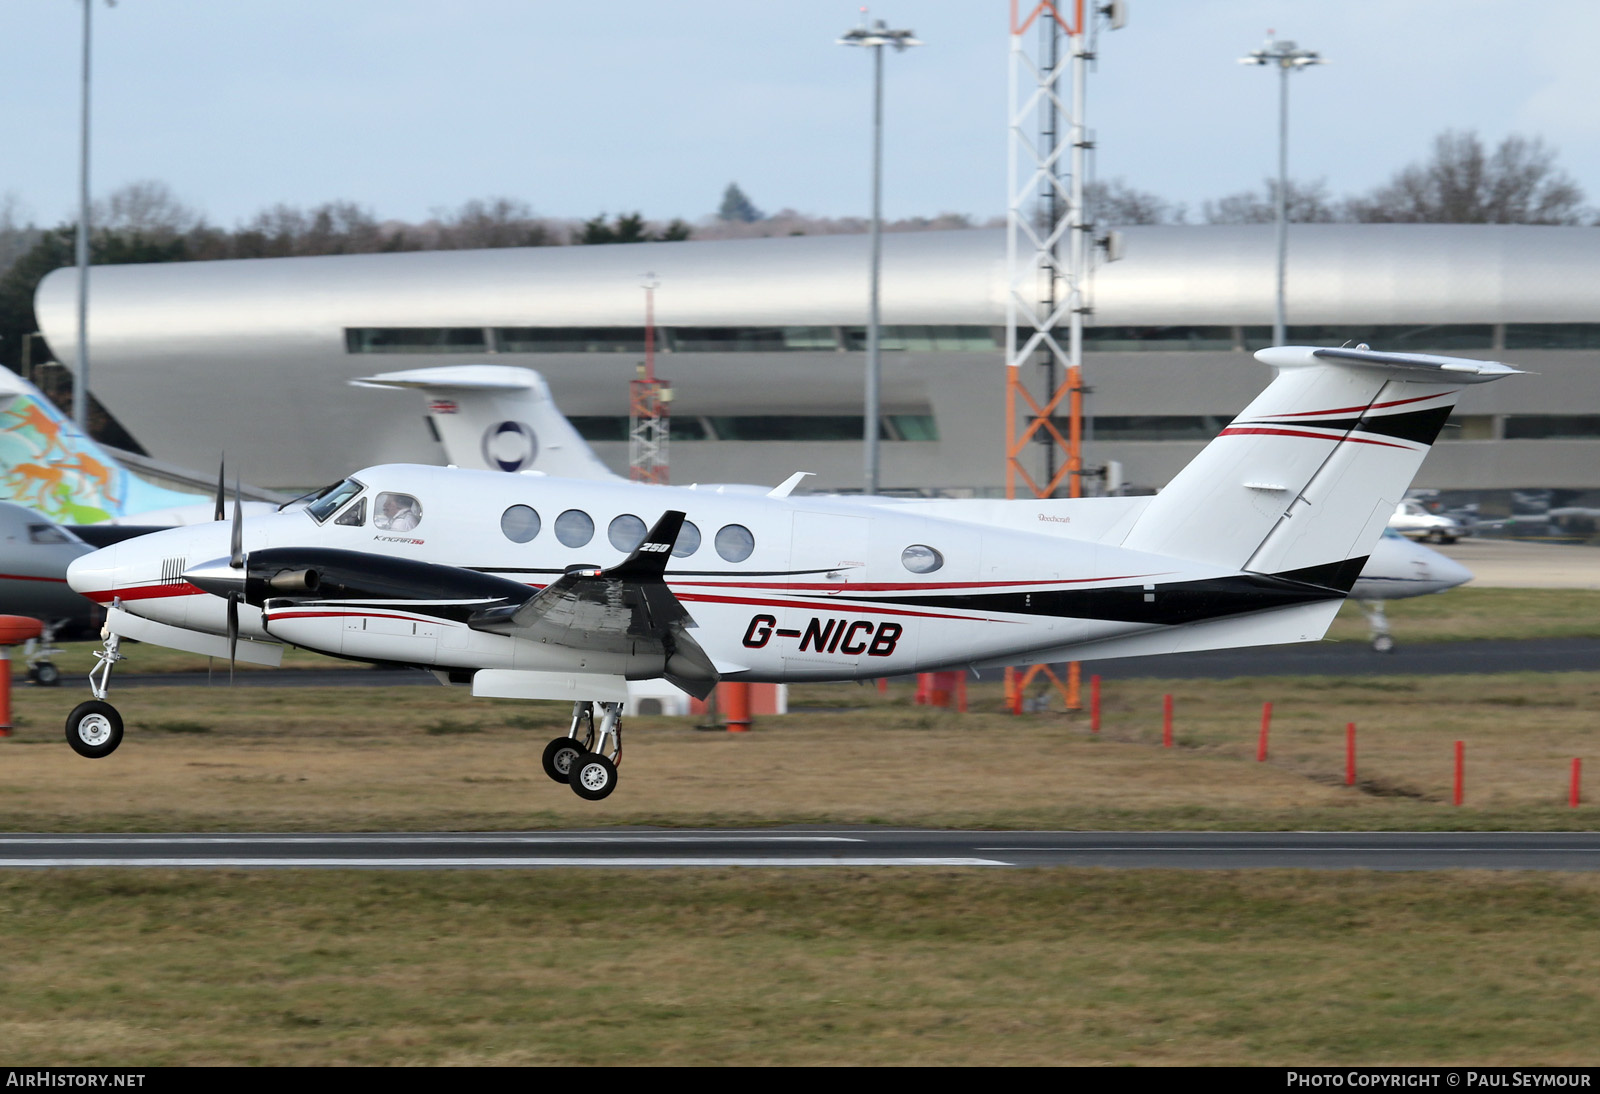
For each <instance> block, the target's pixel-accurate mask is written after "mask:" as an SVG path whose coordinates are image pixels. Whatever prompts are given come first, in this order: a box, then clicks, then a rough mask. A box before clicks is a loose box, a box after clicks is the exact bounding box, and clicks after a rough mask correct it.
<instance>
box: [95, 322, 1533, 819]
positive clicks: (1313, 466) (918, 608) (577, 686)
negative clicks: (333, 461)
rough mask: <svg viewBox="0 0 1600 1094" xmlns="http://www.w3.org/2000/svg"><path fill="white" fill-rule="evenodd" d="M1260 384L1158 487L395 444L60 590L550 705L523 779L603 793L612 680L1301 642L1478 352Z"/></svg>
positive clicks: (181, 632)
mask: <svg viewBox="0 0 1600 1094" xmlns="http://www.w3.org/2000/svg"><path fill="white" fill-rule="evenodd" d="M1256 356H1257V358H1259V359H1260V360H1262V361H1264V362H1266V363H1267V364H1270V365H1273V366H1274V367H1275V368H1276V370H1277V375H1276V377H1275V378H1274V380H1273V381H1272V383H1271V384H1270V385H1269V386H1268V387H1267V389H1266V390H1265V391H1264V392H1262V394H1261V395H1260V396H1259V397H1258V398H1257V399H1256V400H1255V401H1254V402H1253V403H1251V404H1250V406H1249V407H1247V408H1246V409H1245V411H1244V413H1243V414H1241V415H1240V416H1239V417H1238V418H1237V419H1235V420H1234V422H1233V423H1232V424H1231V425H1229V426H1228V427H1227V428H1226V429H1224V430H1223V431H1222V433H1221V435H1220V436H1218V437H1217V438H1216V439H1215V440H1213V441H1212V442H1211V443H1210V444H1209V445H1208V446H1207V447H1206V448H1205V449H1204V450H1203V451H1202V452H1201V453H1200V455H1199V456H1197V457H1196V458H1195V460H1194V461H1193V462H1192V463H1190V464H1189V466H1188V467H1186V468H1184V470H1183V471H1182V472H1180V473H1179V474H1178V476H1177V477H1176V478H1175V479H1173V481H1172V482H1171V484H1170V485H1168V487H1167V488H1166V489H1165V490H1164V491H1162V492H1161V493H1160V494H1158V495H1156V496H1154V497H1136V498H1087V499H1070V500H1026V501H921V502H916V501H913V502H900V503H895V504H886V505H881V506H874V505H863V504H862V503H861V502H860V501H856V502H849V501H844V500H841V499H829V498H822V497H804V498H796V497H790V496H788V491H789V489H792V485H793V483H794V482H796V481H797V480H798V478H799V476H796V477H795V478H794V479H791V480H790V481H789V482H788V483H785V484H784V486H781V487H779V488H777V489H776V490H774V491H772V493H770V494H768V495H766V496H764V497H763V496H759V495H757V496H752V495H749V494H719V493H715V492H710V491H702V490H695V489H692V488H676V487H662V486H644V485H635V484H629V483H623V482H596V481H577V480H570V479H560V478H554V477H548V476H529V475H505V474H500V473H496V472H488V471H466V470H458V469H452V468H440V467H424V466H417V465H410V464H391V465H383V466H378V467H371V468H367V469H366V470H363V471H360V472H357V473H356V474H355V475H353V476H352V477H350V478H348V479H345V480H344V481H343V482H340V483H338V484H336V485H334V486H332V487H329V488H328V489H327V490H325V491H324V492H323V493H322V494H321V495H320V496H318V497H316V498H315V499H314V500H312V501H311V502H310V503H309V504H308V505H306V506H304V507H303V508H299V509H295V510H290V511H285V512H281V513H277V514H275V515H272V516H268V517H263V518H252V519H251V521H250V522H249V523H248V525H246V524H244V523H243V522H242V520H241V519H240V517H239V515H238V511H237V507H236V509H235V516H234V519H233V521H232V523H231V526H230V524H229V523H227V522H217V523H213V524H209V525H192V526H188V527H183V528H174V529H171V530H168V531H161V532H155V533H152V534H150V535H146V536H142V537H139V538H137V539H131V540H126V541H123V542H121V543H118V544H116V545H114V546H111V547H107V548H105V549H103V550H100V551H97V552H95V553H93V554H91V555H86V556H84V557H82V558H80V559H78V560H77V561H75V562H74V563H73V564H72V565H71V567H70V569H69V570H68V575H67V576H68V580H69V581H70V582H71V584H72V587H73V588H74V589H76V590H78V591H79V592H81V593H83V594H85V595H87V596H89V597H91V598H92V599H94V600H97V601H99V602H101V603H103V604H106V605H107V606H108V609H109V610H108V613H107V614H108V619H107V624H106V629H105V643H104V648H103V649H102V650H101V651H99V653H98V656H99V657H100V661H101V663H100V665H99V666H97V667H96V669H95V671H94V672H93V673H91V676H90V686H91V689H92V691H93V693H94V696H95V698H94V700H93V701H90V702H86V703H83V704H81V705H80V706H78V707H77V709H75V710H74V711H73V712H72V714H71V715H70V717H69V718H68V721H67V739H68V741H69V742H70V743H71V745H72V747H73V748H74V749H75V750H77V751H78V752H79V753H80V754H82V755H85V756H90V757H98V756H105V755H108V754H109V753H110V752H111V751H112V750H114V749H115V748H116V747H117V745H118V743H119V742H120V741H121V738H122V720H121V718H120V716H119V715H118V714H117V712H116V710H115V708H113V707H112V706H110V705H109V704H108V703H106V702H105V701H104V700H105V697H106V689H107V686H108V685H109V682H110V673H111V667H112V665H113V664H114V663H115V662H116V661H117V660H118V659H119V657H120V654H119V653H118V648H117V647H118V642H119V639H121V638H124V637H126V638H134V639H138V640H140V641H146V642H152V643H155V644H157V645H163V646H171V647H175V648H178V649H185V650H190V651H193V652H198V653H205V654H212V655H217V656H226V657H229V658H237V659H239V660H244V661H248V662H252V663H259V664H276V663H277V662H278V660H279V658H280V657H281V655H282V649H283V646H284V645H292V646H300V647H303V648H306V649H311V650H316V651H318V652H321V653H326V654H332V655H335V656H340V657H348V658H354V659H357V660H363V661H374V662H396V663H401V664H407V665H416V666H421V667H425V668H428V669H431V670H433V671H434V672H435V673H436V675H437V676H438V677H439V679H440V681H441V682H443V683H448V684H459V685H470V687H471V688H472V693H473V694H474V695H478V696H491V697H500V698H525V699H570V700H572V701H573V704H574V706H573V715H572V722H571V727H570V729H569V731H568V734H567V736H565V737H559V738H557V739H555V740H554V741H551V742H550V744H549V745H548V747H547V748H546V750H545V755H544V766H545V771H546V773H547V774H549V775H550V777H551V778H553V779H556V780H557V781H563V782H567V783H568V784H569V785H570V786H571V787H572V788H573V789H574V790H575V791H576V792H577V793H578V794H579V795H581V796H583V797H585V798H589V799H599V798H603V797H605V796H606V795H608V794H609V793H611V791H612V790H613V789H614V788H615V786H616V782H617V770H616V763H617V761H618V760H619V759H620V757H621V748H622V744H621V734H620V726H619V718H620V713H621V702H622V700H623V698H624V696H625V693H626V681H628V680H643V679H653V678H659V677H665V678H666V679H667V680H669V681H671V682H672V683H674V684H676V685H677V686H679V687H680V688H682V689H683V690H685V691H687V692H690V693H691V694H694V695H698V696H704V695H706V694H708V693H709V692H710V690H711V688H712V687H713V686H714V685H715V684H716V683H717V681H719V680H750V681H798V680H847V679H861V678H875V677H880V676H888V675H900V674H906V673H913V672H924V671H931V670H935V669H946V668H954V667H967V666H973V667H979V666H986V665H1006V664H1011V665H1017V664H1029V663H1034V662H1055V661H1064V660H1090V659H1094V658H1099V657H1123V656H1128V655H1132V654H1153V653H1169V652H1178V651H1185V650H1200V649H1214V648H1222V647H1232V646H1250V645H1268V644H1273V643H1281V642H1306V641H1314V640H1316V639H1319V638H1321V637H1322V635H1323V633H1324V632H1325V631H1326V629H1327V627H1328V624H1329V623H1330V622H1331V621H1332V619H1333V617H1334V614H1335V613H1336V612H1337V611H1338V608H1339V604H1340V602H1341V601H1343V600H1344V598H1345V596H1346V595H1347V593H1348V592H1349V590H1350V587H1351V584H1352V583H1353V582H1354V581H1355V578H1356V575H1357V574H1358V573H1359V572H1360V571H1361V568H1362V564H1363V562H1364V561H1365V558H1366V556H1367V554H1368V552H1370V551H1371V550H1372V548H1373V545H1374V544H1375V543H1376V542H1377V540H1378V537H1379V536H1380V535H1381V533H1382V532H1383V529H1384V526H1385V525H1386V524H1387V522H1388V519H1389V516H1390V515H1391V514H1392V513H1393V512H1394V508H1395V504H1396V502H1397V501H1398V500H1399V499H1400V498H1401V497H1403V496H1404V494H1405V491H1406V488H1407V486H1408V485H1409V484H1410V482H1411V478H1412V476H1413V474H1415V472H1416V470H1417V468H1418V466H1419V465H1420V464H1421V462H1422V459H1423V457H1424V456H1425V455H1426V454H1427V452H1428V448H1429V445H1431V444H1432V442H1433V440H1434V438H1435V437H1436V436H1437V435H1438V433H1439V430H1440V428H1441V427H1442V426H1443V425H1444V422H1445V419H1446V418H1447V417H1448V416H1449V414H1450V410H1451V407H1452V406H1453V405H1454V404H1455V401H1456V397H1457V396H1458V394H1459V393H1460V389H1461V387H1462V386H1463V385H1465V384H1474V383H1483V382H1486V381H1489V380H1495V379H1498V378H1500V377H1502V376H1506V375H1510V374H1513V373H1516V372H1518V370H1517V369H1515V368H1512V367H1510V366H1507V365H1503V364H1499V363H1495V362H1483V361H1473V360H1466V359H1461V358H1452V357H1436V356H1429V355H1421V354H1400V353H1379V352H1372V351H1369V350H1366V349H1365V348H1357V349H1313V348H1305V347H1278V348H1275V349H1269V350H1262V351H1261V352H1260V353H1258V354H1256Z"/></svg>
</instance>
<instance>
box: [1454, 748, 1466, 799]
mask: <svg viewBox="0 0 1600 1094" xmlns="http://www.w3.org/2000/svg"><path fill="white" fill-rule="evenodd" d="M1466 757H1467V746H1466V744H1465V743H1464V742H1462V741H1457V742H1456V791H1455V804H1457V805H1460V804H1461V799H1462V798H1463V797H1464V796H1465V794H1466V781H1467V780H1466V766H1467V759H1466Z"/></svg>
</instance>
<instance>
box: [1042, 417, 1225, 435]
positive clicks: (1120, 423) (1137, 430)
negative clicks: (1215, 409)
mask: <svg viewBox="0 0 1600 1094" xmlns="http://www.w3.org/2000/svg"><path fill="white" fill-rule="evenodd" d="M1232 420H1233V416H1232V415H1231V414H1132V415H1116V414H1096V415H1095V416H1094V417H1093V418H1092V419H1090V420H1089V426H1090V428H1091V429H1092V430H1093V437H1094V439H1095V440H1097V441H1209V440H1210V439H1211V438H1213V437H1215V436H1216V435H1217V434H1218V433H1221V432H1222V430H1223V429H1224V428H1225V427H1226V426H1227V424H1228V423H1229V422H1231V421H1232ZM1055 423H1056V428H1057V429H1059V430H1060V431H1061V435H1062V436H1063V437H1064V436H1066V434H1067V419H1066V418H1057V419H1055Z"/></svg>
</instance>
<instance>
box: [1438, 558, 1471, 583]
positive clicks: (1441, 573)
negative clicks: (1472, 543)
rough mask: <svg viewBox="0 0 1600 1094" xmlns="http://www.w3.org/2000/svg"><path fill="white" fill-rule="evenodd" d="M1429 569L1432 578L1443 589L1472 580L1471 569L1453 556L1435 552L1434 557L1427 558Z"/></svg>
mask: <svg viewBox="0 0 1600 1094" xmlns="http://www.w3.org/2000/svg"><path fill="white" fill-rule="evenodd" d="M1429 569H1431V570H1432V571H1433V579H1434V580H1435V581H1437V582H1438V583H1439V585H1440V587H1441V588H1443V589H1453V588H1455V587H1456V586H1457V585H1465V584H1466V583H1467V582H1469V581H1471V580H1472V571H1471V570H1469V569H1467V568H1466V567H1465V566H1463V565H1461V563H1459V562H1457V561H1456V560H1455V559H1453V558H1446V557H1445V556H1444V555H1441V554H1438V553H1437V552H1435V556H1434V558H1432V559H1430V560H1429Z"/></svg>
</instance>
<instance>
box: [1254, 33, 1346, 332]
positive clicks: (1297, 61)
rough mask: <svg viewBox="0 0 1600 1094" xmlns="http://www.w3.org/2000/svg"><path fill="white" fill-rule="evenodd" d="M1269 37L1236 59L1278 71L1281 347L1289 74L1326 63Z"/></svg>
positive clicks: (1277, 322) (1277, 326) (1275, 323)
mask: <svg viewBox="0 0 1600 1094" xmlns="http://www.w3.org/2000/svg"><path fill="white" fill-rule="evenodd" d="M1267 34H1268V35H1269V37H1268V38H1267V41H1266V43H1265V44H1264V45H1262V47H1261V48H1260V49H1258V50H1256V51H1255V52H1254V53H1251V54H1250V55H1249V56H1247V57H1241V58H1239V63H1240V64H1241V65H1276V66H1277V69H1278V195H1277V197H1278V200H1277V202H1276V203H1275V204H1276V205H1277V216H1276V218H1275V219H1276V220H1277V224H1278V289H1277V296H1276V300H1275V306H1274V310H1273V317H1272V344H1273V345H1275V346H1281V345H1284V344H1285V343H1287V342H1288V340H1289V334H1288V319H1287V308H1286V306H1285V304H1284V296H1285V281H1286V280H1287V277H1288V268H1289V73H1290V72H1293V71H1295V70H1296V69H1301V68H1306V67H1309V66H1310V65H1321V64H1326V63H1327V62H1326V61H1324V60H1323V59H1322V55H1321V54H1319V53H1316V52H1315V51H1313V50H1309V49H1299V48H1297V46H1296V45H1295V43H1294V42H1290V41H1284V40H1280V39H1276V38H1272V37H1270V35H1271V34H1272V31H1270V30H1269V31H1267Z"/></svg>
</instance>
